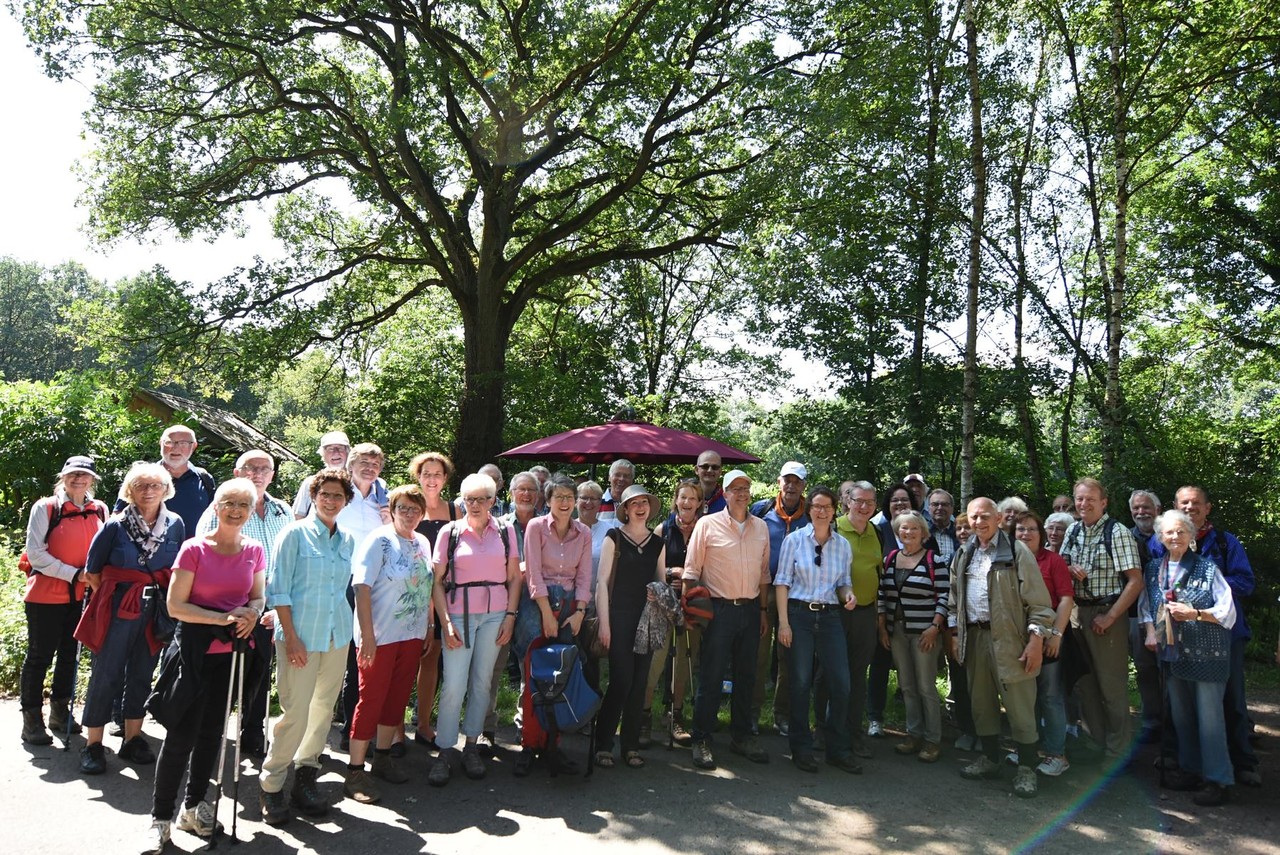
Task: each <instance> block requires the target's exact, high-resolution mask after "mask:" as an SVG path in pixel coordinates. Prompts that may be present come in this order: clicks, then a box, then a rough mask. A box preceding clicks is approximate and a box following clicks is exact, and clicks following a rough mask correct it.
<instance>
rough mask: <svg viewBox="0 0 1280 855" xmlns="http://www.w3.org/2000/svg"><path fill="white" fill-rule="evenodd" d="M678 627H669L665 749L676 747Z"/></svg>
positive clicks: (678, 665)
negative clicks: (668, 676)
mask: <svg viewBox="0 0 1280 855" xmlns="http://www.w3.org/2000/svg"><path fill="white" fill-rule="evenodd" d="M679 646H680V629H679V628H678V627H676V626H672V627H671V650H670V651H669V652H668V655H667V666H668V667H669V668H670V669H671V691H670V692H668V693H667V750H668V751H670V750H671V749H672V748H675V747H676V669H677V668H679V667H680V664H679V661H680V653H679V651H678V650H677V649H676V648H678V647H679Z"/></svg>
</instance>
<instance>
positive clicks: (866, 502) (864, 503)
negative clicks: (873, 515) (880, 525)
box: [849, 499, 875, 508]
mask: <svg viewBox="0 0 1280 855" xmlns="http://www.w3.org/2000/svg"><path fill="white" fill-rule="evenodd" d="M849 504H851V505H857V506H858V507H860V508H867V507H870V506H872V505H874V504H875V500H874V499H850V500H849Z"/></svg>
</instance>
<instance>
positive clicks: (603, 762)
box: [596, 751, 613, 769]
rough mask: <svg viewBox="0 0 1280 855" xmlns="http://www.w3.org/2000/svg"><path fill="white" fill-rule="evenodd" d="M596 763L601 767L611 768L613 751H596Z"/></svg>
mask: <svg viewBox="0 0 1280 855" xmlns="http://www.w3.org/2000/svg"><path fill="white" fill-rule="evenodd" d="M596 765H597V766H599V767H600V768H601V769H612V768H613V752H612V751H597V752H596Z"/></svg>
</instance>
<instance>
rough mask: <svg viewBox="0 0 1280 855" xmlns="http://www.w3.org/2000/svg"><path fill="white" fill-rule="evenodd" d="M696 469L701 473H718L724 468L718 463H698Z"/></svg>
mask: <svg viewBox="0 0 1280 855" xmlns="http://www.w3.org/2000/svg"><path fill="white" fill-rule="evenodd" d="M698 468H699V469H701V470H702V471H703V472H719V471H720V470H721V469H723V468H724V466H722V465H721V464H719V463H699V464H698Z"/></svg>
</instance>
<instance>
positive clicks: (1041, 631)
mask: <svg viewBox="0 0 1280 855" xmlns="http://www.w3.org/2000/svg"><path fill="white" fill-rule="evenodd" d="M1027 632H1029V633H1031V634H1032V635H1038V636H1040V637H1041V638H1049V637H1052V636H1053V634H1054V631H1053V630H1052V629H1045V628H1044V627H1042V626H1041V625H1040V624H1038V623H1029V624H1027Z"/></svg>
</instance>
